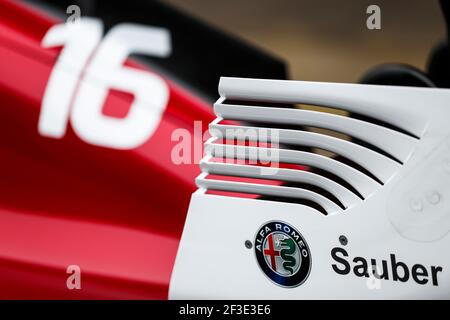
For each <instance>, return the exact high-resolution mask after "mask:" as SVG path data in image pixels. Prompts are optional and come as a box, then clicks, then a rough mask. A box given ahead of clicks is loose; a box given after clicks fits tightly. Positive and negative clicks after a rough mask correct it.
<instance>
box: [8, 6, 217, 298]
mask: <svg viewBox="0 0 450 320" xmlns="http://www.w3.org/2000/svg"><path fill="white" fill-rule="evenodd" d="M55 23H58V21H57V20H56V19H53V18H51V17H48V16H46V15H45V14H44V13H42V12H37V11H35V9H31V8H29V7H26V6H25V5H24V4H22V3H19V2H13V1H6V0H2V1H0V75H1V76H0V119H1V120H0V121H1V125H0V165H1V169H0V172H1V173H0V298H3V299H27V298H39V299H41V298H42V299H47V298H61V299H72V298H75V299H79V298H88V299H92V298H94V299H134V298H137V299H140V298H142V299H165V298H167V293H168V286H169V281H170V275H171V272H172V267H173V263H174V260H175V255H176V251H177V247H178V242H179V239H180V236H181V232H182V228H183V225H184V220H185V215H186V212H187V207H188V203H189V199H190V195H191V193H192V192H193V191H194V190H195V189H196V187H195V184H194V179H195V177H196V176H197V175H198V174H199V172H200V171H199V168H198V165H196V164H192V165H181V166H179V165H178V166H177V165H175V164H173V163H172V161H171V157H170V155H171V149H172V147H173V146H174V145H175V143H176V142H172V141H171V134H172V131H173V130H174V129H177V128H185V129H187V130H189V131H191V132H193V126H194V120H200V121H202V122H203V126H204V127H203V129H206V126H207V125H208V123H209V122H210V121H211V120H212V119H213V118H214V115H213V113H212V109H211V107H210V106H209V105H207V104H206V103H205V102H203V101H201V100H200V99H198V98H197V97H195V96H193V95H192V94H190V93H189V92H187V91H186V90H184V89H182V88H180V87H179V86H177V85H176V84H174V83H172V82H171V81H169V80H166V82H167V84H168V86H169V88H170V99H169V103H168V106H167V109H166V110H165V112H164V115H163V118H162V120H161V122H160V124H159V127H158V129H157V130H156V132H155V133H154V134H153V136H152V137H151V138H150V139H149V140H148V141H147V142H146V143H144V144H143V145H142V146H140V147H138V148H137V149H133V150H127V151H118V150H113V149H107V148H102V147H97V146H94V145H91V144H88V143H86V142H84V141H82V140H80V138H78V137H77V135H76V134H75V133H74V132H73V130H72V129H71V128H70V124H69V128H68V130H67V133H66V135H65V136H64V137H63V138H62V139H52V138H45V137H42V136H40V135H39V133H38V131H37V124H38V116H39V112H40V108H41V101H42V97H43V95H44V91H45V88H46V85H47V81H48V78H49V76H50V73H51V71H52V68H53V66H54V64H55V61H56V59H57V57H58V54H59V52H60V49H44V48H42V47H41V45H40V43H41V40H42V38H43V36H44V35H45V33H46V31H47V30H48V29H49V28H50V27H51V26H52V25H53V24H55ZM127 65H131V66H133V67H137V68H141V69H145V70H148V72H152V71H151V70H149V69H148V68H147V67H144V66H139V65H138V64H136V63H134V62H133V61H128V62H127ZM132 99H133V97H132V96H130V95H128V94H126V93H122V92H119V91H111V92H110V94H109V96H108V99H107V102H106V105H105V106H104V110H103V111H104V113H105V114H108V115H112V116H117V117H123V116H125V115H126V112H127V110H128V107H129V105H130V103H131V101H132ZM195 139H197V140H199V138H198V137H196V138H195ZM196 143H200V144H201V143H202V142H201V141H197V142H196ZM71 264H75V265H78V266H80V268H81V271H82V276H81V285H82V289H81V290H68V289H67V287H66V279H67V277H68V276H69V275H68V274H66V268H67V266H68V265H71Z"/></svg>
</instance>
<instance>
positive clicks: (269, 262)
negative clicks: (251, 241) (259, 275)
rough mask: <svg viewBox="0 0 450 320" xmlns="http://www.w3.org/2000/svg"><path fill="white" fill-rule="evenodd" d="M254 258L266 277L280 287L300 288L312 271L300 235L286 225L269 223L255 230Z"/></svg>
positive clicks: (278, 222) (303, 241) (277, 222)
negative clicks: (256, 231)
mask: <svg viewBox="0 0 450 320" xmlns="http://www.w3.org/2000/svg"><path fill="white" fill-rule="evenodd" d="M255 254H256V259H257V260H258V264H259V266H260V267H261V269H262V271H263V272H264V273H265V274H266V276H267V277H269V279H270V280H272V281H273V282H274V283H276V284H278V285H280V286H282V287H287V288H292V287H296V286H299V285H301V284H302V283H303V282H304V281H305V280H306V278H308V275H309V272H310V270H311V252H310V251H309V248H308V244H307V243H306V241H305V239H304V238H303V237H302V235H301V234H300V232H298V231H297V230H296V229H295V228H294V227H292V226H290V225H288V224H287V223H285V222H281V221H271V222H268V223H266V224H265V225H263V226H262V227H261V228H260V229H259V230H258V233H257V234H256V238H255Z"/></svg>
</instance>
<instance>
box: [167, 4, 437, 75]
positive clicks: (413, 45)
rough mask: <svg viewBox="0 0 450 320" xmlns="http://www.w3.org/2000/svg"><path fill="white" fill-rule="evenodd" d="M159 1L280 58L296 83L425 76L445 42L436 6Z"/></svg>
mask: <svg viewBox="0 0 450 320" xmlns="http://www.w3.org/2000/svg"><path fill="white" fill-rule="evenodd" d="M165 1H166V2H168V3H171V4H173V5H176V6H177V7H178V8H180V9H182V10H184V11H187V12H189V13H191V14H192V15H194V16H196V17H199V18H201V19H202V20H204V21H206V22H208V23H209V24H211V25H214V26H218V27H219V28H221V29H222V30H225V31H228V32H230V33H232V34H234V35H237V36H240V37H241V38H243V39H245V40H246V41H248V42H250V43H252V44H254V45H257V46H259V47H260V48H263V49H265V50H267V51H269V52H272V53H275V54H276V55H278V56H280V57H281V58H283V59H285V60H286V61H287V63H288V66H289V69H288V72H289V75H290V77H291V78H292V79H296V80H313V81H339V82H356V81H358V79H359V78H360V77H361V76H362V75H363V74H364V73H365V72H366V71H367V70H368V69H370V68H371V67H373V66H375V65H378V64H380V63H386V62H402V63H407V64H411V65H413V66H415V67H418V68H420V69H422V70H423V69H424V67H425V65H426V63H427V57H428V54H429V53H430V51H431V49H432V48H433V47H434V46H435V45H436V44H437V43H438V42H439V41H440V40H442V39H443V38H444V36H445V26H444V20H443V17H442V14H441V12H440V9H439V3H438V1H434V0H417V1H411V0H395V1H393V0H390V1H388V0H383V1H366V0H345V1H335V0H314V1H307V0H245V1H242V0H227V1H211V0H165ZM371 4H376V5H378V6H380V8H381V30H368V29H367V27H366V19H367V17H368V15H367V14H366V8H367V7H368V6H369V5H371Z"/></svg>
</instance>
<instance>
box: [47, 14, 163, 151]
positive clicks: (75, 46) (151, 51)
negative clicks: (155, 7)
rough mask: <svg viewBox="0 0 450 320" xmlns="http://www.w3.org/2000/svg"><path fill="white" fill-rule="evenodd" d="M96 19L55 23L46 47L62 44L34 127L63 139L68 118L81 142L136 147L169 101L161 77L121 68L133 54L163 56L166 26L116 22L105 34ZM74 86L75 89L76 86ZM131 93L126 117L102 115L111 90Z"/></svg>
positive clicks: (144, 139) (48, 33)
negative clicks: (73, 22) (37, 122)
mask: <svg viewBox="0 0 450 320" xmlns="http://www.w3.org/2000/svg"><path fill="white" fill-rule="evenodd" d="M102 33H103V26H102V23H101V22H100V21H99V20H95V19H89V18H82V19H81V20H79V21H78V22H77V23H75V24H71V23H70V24H69V23H65V24H60V25H56V26H53V27H52V28H50V30H49V31H48V32H47V34H46V35H45V37H44V39H43V41H42V44H43V46H44V47H54V46H58V45H64V48H63V50H62V52H61V54H60V56H59V58H58V61H57V63H56V64H55V67H54V69H53V71H52V74H51V76H50V80H49V82H48V84H47V88H46V92H45V95H44V98H43V101H42V108H41V114H40V117H39V124H38V131H39V133H40V134H41V135H43V136H47V137H53V138H62V137H63V136H64V134H65V132H66V129H67V124H68V122H69V119H70V122H71V124H72V126H73V128H74V131H75V132H76V134H77V135H78V136H79V137H80V138H81V139H82V140H84V141H86V142H88V143H91V144H95V145H99V146H103V147H110V148H116V149H131V148H135V147H137V146H139V145H141V144H142V143H144V142H145V141H146V140H148V139H149V137H150V136H151V135H152V133H153V132H154V130H155V129H156V127H157V125H158V124H159V121H160V119H161V116H162V113H163V112H164V109H165V108H166V105H167V101H168V99H169V88H168V86H167V84H166V83H165V82H164V80H163V79H161V78H160V77H159V76H157V75H155V74H151V73H148V72H145V71H141V70H137V69H132V68H129V67H126V66H123V63H124V62H125V60H126V59H127V57H128V56H129V55H130V54H131V53H138V54H147V55H153V56H157V57H167V56H168V55H169V54H170V51H171V47H170V34H169V32H168V31H167V30H166V29H161V28H154V27H144V26H140V25H136V24H120V25H117V26H115V27H114V28H112V29H111V30H110V31H109V32H108V34H107V35H106V36H105V37H104V39H103V41H102V40H101V36H102ZM77 88H78V89H77ZM113 88H114V89H118V90H121V91H125V92H129V93H131V94H133V95H134V100H133V102H132V105H131V106H130V110H129V112H128V114H127V115H126V117H125V118H120V119H119V118H114V117H110V116H107V115H104V114H103V113H102V109H103V105H104V103H105V100H106V97H107V95H108V90H109V89H113Z"/></svg>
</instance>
